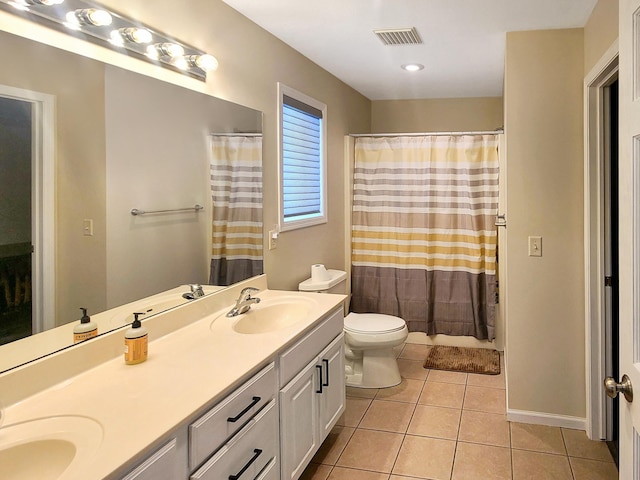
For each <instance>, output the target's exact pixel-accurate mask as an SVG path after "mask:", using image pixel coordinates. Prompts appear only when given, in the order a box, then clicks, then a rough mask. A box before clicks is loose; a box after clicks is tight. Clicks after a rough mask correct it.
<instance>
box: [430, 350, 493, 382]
mask: <svg viewBox="0 0 640 480" xmlns="http://www.w3.org/2000/svg"><path fill="white" fill-rule="evenodd" d="M424 368H433V369H435V370H450V371H454V372H466V373H482V374H485V375H498V374H499V373H500V354H499V353H498V351H497V350H492V349H488V348H469V347H444V346H442V345H434V346H433V347H431V349H430V350H429V354H428V355H427V358H426V360H425V361H424Z"/></svg>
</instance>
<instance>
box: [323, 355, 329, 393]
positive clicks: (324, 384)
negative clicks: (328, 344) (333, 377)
mask: <svg viewBox="0 0 640 480" xmlns="http://www.w3.org/2000/svg"><path fill="white" fill-rule="evenodd" d="M322 363H324V368H325V370H326V371H327V383H324V382H323V383H322V386H323V387H328V386H329V360H327V359H326V358H323V359H322Z"/></svg>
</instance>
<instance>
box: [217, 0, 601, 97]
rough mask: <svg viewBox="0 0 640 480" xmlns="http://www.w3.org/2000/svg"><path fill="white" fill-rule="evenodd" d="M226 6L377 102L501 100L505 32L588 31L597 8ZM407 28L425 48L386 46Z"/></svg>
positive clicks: (373, 1) (482, 2)
mask: <svg viewBox="0 0 640 480" xmlns="http://www.w3.org/2000/svg"><path fill="white" fill-rule="evenodd" d="M223 1H224V2H225V3H227V4H228V5H229V6H231V7H232V8H234V9H235V10H237V11H239V12H240V13H242V14H243V15H244V16H246V17H248V18H249V19H251V20H252V21H254V22H255V23H257V24H258V25H260V26H261V27H262V28H264V29H265V30H267V31H269V32H271V33H272V34H273V35H275V36H276V37H278V38H280V39H281V40H282V41H284V42H285V43H287V44H288V45H290V46H291V47H293V48H294V49H296V50H297V51H299V52H300V53H302V54H303V55H304V56H306V57H308V58H310V59H311V60H312V61H314V62H315V63H317V64H318V65H320V66H321V67H323V68H324V69H325V70H327V71H329V72H331V73H332V74H333V75H335V76H336V77H338V78H339V79H341V80H342V81H344V82H345V83H347V84H348V85H350V86H352V87H353V88H354V89H356V90H357V91H359V92H360V93H362V94H363V95H364V96H366V97H368V98H369V99H371V100H398V99H412V98H454V97H495V96H501V95H502V85H503V72H504V53H505V38H506V32H510V31H518V30H540V29H553V28H573V27H583V26H584V25H585V23H586V21H587V19H588V18H589V16H590V15H591V12H592V10H593V7H594V6H595V4H596V2H597V0H316V1H312V0H223ZM406 27H415V28H416V29H417V31H418V34H419V35H420V37H421V38H422V41H423V44H421V45H410V46H405V45H399V46H398V45H395V46H386V45H384V44H383V43H382V42H381V41H380V40H379V39H378V37H377V36H376V35H375V34H374V33H373V30H377V29H387V28H392V29H396V28H406ZM406 63H421V64H423V65H424V66H425V68H424V70H422V71H420V72H417V73H409V72H406V71H404V70H402V69H401V68H400V66H401V65H403V64H406Z"/></svg>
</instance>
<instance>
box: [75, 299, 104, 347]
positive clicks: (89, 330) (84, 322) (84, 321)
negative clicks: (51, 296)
mask: <svg viewBox="0 0 640 480" xmlns="http://www.w3.org/2000/svg"><path fill="white" fill-rule="evenodd" d="M80 310H82V318H81V319H80V323H79V324H77V325H76V326H75V327H73V343H79V342H83V341H85V340H88V339H90V338H93V337H95V336H96V335H98V324H97V323H96V322H94V321H92V320H91V317H90V316H89V315H87V309H86V308H84V307H80Z"/></svg>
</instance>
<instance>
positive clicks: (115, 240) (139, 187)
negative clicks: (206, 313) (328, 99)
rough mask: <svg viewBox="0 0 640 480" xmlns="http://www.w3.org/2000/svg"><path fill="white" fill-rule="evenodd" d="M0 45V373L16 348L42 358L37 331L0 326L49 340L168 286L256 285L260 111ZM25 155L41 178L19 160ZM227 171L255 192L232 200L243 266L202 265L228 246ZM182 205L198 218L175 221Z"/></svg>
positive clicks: (103, 67)
mask: <svg viewBox="0 0 640 480" xmlns="http://www.w3.org/2000/svg"><path fill="white" fill-rule="evenodd" d="M0 44H1V45H2V48H1V49H0V58H1V59H2V64H3V65H4V66H5V68H3V69H2V70H1V71H0V171H2V172H3V173H2V178H1V179H0V182H3V184H4V185H3V186H2V187H0V192H1V193H0V311H1V315H0V343H3V344H5V345H4V346H0V371H4V370H7V369H8V368H12V367H14V366H16V365H18V364H20V363H24V358H25V357H24V356H23V355H22V354H21V355H15V352H16V351H17V350H16V349H17V348H19V349H20V351H21V352H23V353H24V352H30V351H31V350H33V353H24V355H26V357H27V358H28V357H33V358H37V357H39V356H42V355H43V354H46V353H47V352H43V350H42V348H40V347H38V348H34V345H36V344H37V343H38V342H37V341H36V337H38V336H39V335H41V334H39V333H37V331H38V330H39V329H40V328H39V327H37V325H36V327H35V328H34V330H35V331H34V330H32V329H31V326H29V327H28V331H26V332H21V331H18V330H19V329H20V328H22V327H15V326H12V323H11V322H12V319H11V317H17V316H19V315H25V312H27V311H28V313H27V314H26V315H28V316H30V317H31V316H33V315H36V314H35V313H33V311H32V310H37V309H44V310H43V311H42V312H40V313H41V317H43V318H41V319H40V322H41V323H42V328H43V329H46V328H49V327H54V328H55V327H59V326H62V325H65V324H68V323H69V322H77V321H78V319H79V318H80V316H81V311H80V307H85V308H87V309H88V311H89V314H90V315H95V314H97V313H98V312H103V311H105V310H108V309H112V308H115V307H118V306H121V305H123V304H128V303H129V302H134V301H136V300H138V299H141V298H145V297H148V296H150V295H154V294H157V293H158V292H162V291H166V290H169V289H173V288H176V287H178V286H181V285H188V284H194V283H198V284H202V285H210V284H217V285H219V286H220V287H223V286H225V285H229V284H232V283H234V282H237V281H240V280H243V279H245V278H249V277H251V276H254V275H257V274H260V273H262V238H263V237H262V218H261V198H262V197H261V188H262V183H261V152H262V148H261V132H262V114H261V112H259V111H256V110H253V109H250V108H247V107H244V106H241V105H236V104H233V103H231V102H228V101H224V100H220V99H217V98H214V97H211V96H208V95H205V94H202V93H199V92H195V91H193V90H189V89H186V88H182V87H179V86H176V85H172V84H170V83H166V82H163V81H160V80H157V79H154V78H151V77H148V76H144V75H140V74H137V73H134V72H131V71H128V70H124V69H121V68H118V67H115V66H113V65H108V64H104V63H101V62H99V61H96V60H93V59H90V58H87V57H84V56H81V55H76V54H74V53H70V52H67V51H64V50H59V49H56V48H53V47H50V46H48V45H45V44H42V43H38V42H35V41H32V40H29V39H25V38H22V37H19V36H15V35H12V34H9V33H6V32H0ZM21 96H25V97H26V98H24V99H23V98H21ZM30 96H31V97H30ZM32 97H33V98H36V99H39V98H42V99H44V100H43V102H44V103H43V104H40V103H37V102H36V103H34V102H33V101H32ZM47 102H48V103H47ZM34 105H40V106H41V105H45V106H44V109H40V110H42V111H40V110H38V108H40V107H38V108H36V107H34ZM40 115H43V116H42V117H41V116H40ZM47 115H49V116H47ZM42 119H44V120H42ZM38 122H40V123H38ZM47 135H48V136H47ZM43 138H44V141H43ZM47 138H48V139H49V140H47ZM47 149H48V150H47ZM37 154H42V155H40V158H41V159H42V158H44V160H42V161H44V162H45V164H44V167H43V165H41V164H38V161H36V160H34V161H33V162H32V161H31V159H32V158H36V156H37ZM47 162H49V163H47ZM47 169H48V170H47ZM47 171H49V173H48V174H47ZM239 171H242V172H244V173H242V176H241V181H242V182H245V181H246V179H247V178H248V177H250V178H251V179H252V180H251V181H252V182H254V184H255V185H254V187H252V188H251V189H250V191H246V192H245V194H243V195H240V197H241V198H242V201H243V202H244V203H245V204H246V203H247V202H248V203H251V204H252V207H251V209H252V212H250V213H246V212H245V213H241V214H240V216H241V217H242V216H244V217H243V222H242V223H243V224H250V226H251V228H250V231H248V232H245V233H246V235H247V236H248V237H251V239H252V240H250V242H251V241H252V242H254V244H255V248H254V249H253V250H252V251H251V252H250V253H249V254H247V255H246V256H247V261H246V262H244V264H242V265H239V266H238V265H233V264H232V262H228V261H225V260H224V259H222V260H221V261H220V260H219V261H217V263H216V262H213V263H214V264H213V267H212V252H214V253H215V252H218V253H219V252H224V251H225V250H227V249H229V248H231V247H229V246H226V245H225V244H224V242H225V236H224V235H222V236H221V235H220V234H219V232H218V231H217V230H221V231H224V230H225V228H226V227H225V225H224V222H225V221H226V220H225V218H224V215H225V214H224V212H222V213H221V212H219V211H216V209H215V207H214V203H216V202H217V203H218V204H222V205H224V206H225V208H228V207H229V203H230V202H232V201H233V198H234V196H237V194H236V193H234V192H237V190H236V189H235V187H234V185H233V182H234V181H235V180H234V176H237V175H238V172H239ZM43 172H44V173H43ZM32 178H33V179H35V180H33V181H32ZM38 178H40V180H41V182H42V185H40V186H39V185H38V181H37V180H38ZM219 189H227V190H226V191H219ZM42 192H44V193H42ZM42 195H44V202H43V205H41V207H42V208H41V210H44V212H39V211H37V210H38V209H37V208H36V207H37V205H38V202H39V201H42V199H41V196H42ZM47 195H50V197H49V198H51V199H52V202H48V201H47V198H48V197H47ZM39 196H40V197H39ZM51 203H53V205H51ZM195 205H201V206H202V207H203V208H202V209H200V210H198V209H195V208H191V209H190V210H180V209H183V208H184V209H188V208H190V207H195ZM132 209H138V210H144V211H147V212H149V211H151V212H155V211H158V210H160V211H163V210H174V209H178V210H180V211H175V212H164V213H148V214H145V215H132V213H131V210H132ZM47 212H48V213H47ZM237 212H238V211H236V212H235V213H236V214H237ZM41 215H44V217H43V218H44V219H42V218H40V217H39V216H41ZM47 215H48V216H47ZM247 215H248V217H247ZM47 222H50V223H49V225H50V229H49V232H51V233H50V234H49V237H47V230H46V228H45V229H44V230H42V228H43V224H44V225H45V226H46V225H47ZM212 225H215V227H213V228H212ZM43 232H44V233H43ZM38 235H40V236H41V237H40V238H38ZM239 243H243V244H246V243H247V241H246V239H245V241H242V242H239ZM31 245H34V248H35V249H36V253H40V252H41V249H45V250H46V249H47V248H50V247H51V246H52V245H53V246H55V249H54V250H52V255H53V264H52V265H53V267H54V268H52V270H53V271H54V272H55V273H54V274H53V275H51V274H50V272H49V271H48V269H47V264H46V263H45V264H40V263H38V262H40V260H37V261H32V259H34V258H40V257H37V256H33V254H32V253H31V249H32V247H31ZM245 247H246V245H245ZM243 248H244V247H243ZM245 250H246V248H245ZM38 289H40V293H41V292H42V291H44V292H47V291H48V292H50V294H49V297H51V296H53V299H52V298H49V304H50V305H51V306H52V307H51V310H50V311H47V310H46V309H47V298H45V301H44V307H43V306H42V305H38V306H34V305H29V304H30V303H31V302H32V300H33V298H34V297H33V296H34V295H35V293H36V291H38ZM213 290H215V289H213ZM207 291H211V290H207ZM46 296H47V295H46V294H45V297H46ZM52 300H53V301H52ZM185 301H187V300H185ZM36 313H37V312H36ZM45 333H46V332H45ZM101 333H104V331H103V332H101ZM32 334H35V335H32ZM21 337H28V338H21ZM14 340H15V341H14ZM67 340H68V342H67V341H63V342H62V344H56V345H51V346H50V347H47V348H49V349H50V350H51V351H55V350H57V349H60V348H63V347H65V346H67V345H70V344H71V343H72V337H71V336H69V337H68V338H67ZM8 347H11V349H12V350H8ZM10 356H16V357H18V356H19V357H20V358H16V359H15V360H13V359H11V358H8V357H10Z"/></svg>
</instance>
